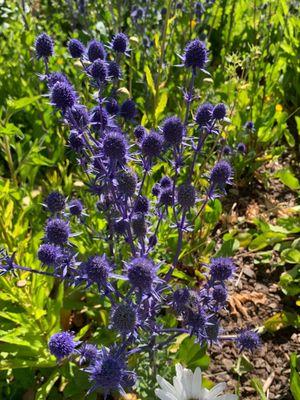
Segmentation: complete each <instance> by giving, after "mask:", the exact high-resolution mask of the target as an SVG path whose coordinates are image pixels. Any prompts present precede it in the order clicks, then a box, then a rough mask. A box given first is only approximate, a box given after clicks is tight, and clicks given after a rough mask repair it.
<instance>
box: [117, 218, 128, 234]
mask: <svg viewBox="0 0 300 400" xmlns="http://www.w3.org/2000/svg"><path fill="white" fill-rule="evenodd" d="M128 227H129V223H128V221H127V220H125V219H120V220H119V221H116V222H115V223H114V231H115V232H116V233H117V234H119V235H124V234H125V233H126V231H127V230H128Z"/></svg>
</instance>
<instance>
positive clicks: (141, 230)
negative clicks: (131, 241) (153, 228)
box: [131, 213, 147, 238]
mask: <svg viewBox="0 0 300 400" xmlns="http://www.w3.org/2000/svg"><path fill="white" fill-rule="evenodd" d="M131 226H132V230H133V233H134V234H135V235H136V236H137V237H138V238H142V237H144V236H145V235H146V233H147V224H146V221H145V216H144V214H143V213H136V214H134V215H133V216H132V218H131Z"/></svg>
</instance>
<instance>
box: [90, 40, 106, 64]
mask: <svg viewBox="0 0 300 400" xmlns="http://www.w3.org/2000/svg"><path fill="white" fill-rule="evenodd" d="M87 56H88V59H89V60H90V61H91V62H94V61H95V60H97V59H98V58H100V59H101V60H105V58H106V51H105V50H104V46H103V44H102V43H101V42H98V41H97V40H95V39H93V40H91V41H90V42H89V43H88V47H87Z"/></svg>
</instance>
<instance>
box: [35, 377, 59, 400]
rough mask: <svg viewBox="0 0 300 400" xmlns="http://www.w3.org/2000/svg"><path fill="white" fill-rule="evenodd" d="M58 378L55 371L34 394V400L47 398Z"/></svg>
mask: <svg viewBox="0 0 300 400" xmlns="http://www.w3.org/2000/svg"><path fill="white" fill-rule="evenodd" d="M59 376H60V373H59V371H57V370H55V371H54V372H53V373H52V374H51V375H50V377H49V379H48V380H47V382H45V383H44V384H43V385H42V386H40V387H39V388H38V390H37V392H36V395H35V399H34V400H44V399H47V398H48V395H49V393H50V392H51V389H52V388H53V386H54V384H55V382H56V381H57V380H58V378H59Z"/></svg>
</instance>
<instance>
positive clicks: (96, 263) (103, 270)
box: [81, 255, 111, 288]
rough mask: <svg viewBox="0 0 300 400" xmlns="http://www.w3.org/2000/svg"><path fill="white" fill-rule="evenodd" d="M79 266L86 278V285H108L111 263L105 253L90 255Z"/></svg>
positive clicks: (100, 286) (104, 286)
mask: <svg viewBox="0 0 300 400" xmlns="http://www.w3.org/2000/svg"><path fill="white" fill-rule="evenodd" d="M81 268H82V271H83V272H84V276H86V278H87V285H88V286H90V285H92V284H93V283H96V284H97V285H98V287H99V288H102V287H103V288H106V287H108V278H109V276H110V273H111V265H110V263H109V262H108V260H107V258H106V256H105V255H103V256H92V257H90V258H89V259H88V261H87V262H85V263H83V264H82V265H81Z"/></svg>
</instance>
